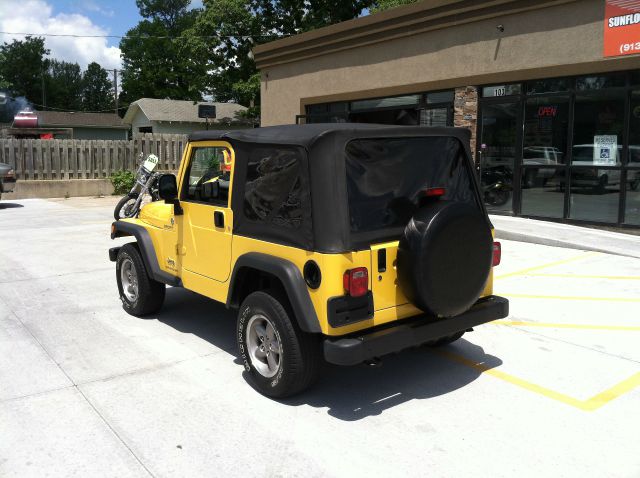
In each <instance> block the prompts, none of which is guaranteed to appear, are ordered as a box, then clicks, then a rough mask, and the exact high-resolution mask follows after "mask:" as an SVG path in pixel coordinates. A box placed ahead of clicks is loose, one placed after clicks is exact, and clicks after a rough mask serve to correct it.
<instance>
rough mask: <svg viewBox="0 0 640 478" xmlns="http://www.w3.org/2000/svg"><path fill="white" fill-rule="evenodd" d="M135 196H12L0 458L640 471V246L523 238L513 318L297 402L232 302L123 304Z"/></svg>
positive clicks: (330, 381) (78, 465) (118, 473)
mask: <svg viewBox="0 0 640 478" xmlns="http://www.w3.org/2000/svg"><path fill="white" fill-rule="evenodd" d="M116 200H117V198H101V199H87V198H84V199H81V198H72V199H69V200H63V199H60V200H36V199H34V200H23V201H6V200H5V201H1V202H0V218H1V219H2V228H1V229H0V257H1V258H2V262H1V263H2V266H3V275H2V279H1V280H0V476H2V477H13V476H16V477H24V476H37V477H40V476H64V477H67V476H83V477H84V476H113V477H125V476H149V475H152V476H207V477H210V476H225V477H227V476H230V477H233V476H243V477H244V476H305V477H310V476H368V477H376V476H380V477H388V476H421V475H422V476H476V477H485V476H486V477H498V476H516V475H517V476H536V477H539V476H554V477H560V476H567V477H569V476H571V477H574V476H580V477H605V476H606V477H609V476H611V477H637V476H640V453H639V452H638V451H639V449H640V438H639V434H638V429H639V428H640V411H639V410H640V347H638V343H639V342H638V338H639V336H640V259H633V258H628V257H621V256H614V255H608V254H604V253H599V252H586V251H579V250H572V249H561V248H554V247H548V246H542V245H534V244H527V243H520V242H509V241H503V259H502V264H501V265H500V266H499V268H498V269H497V270H496V282H495V290H496V293H497V294H500V295H505V296H507V297H508V298H509V299H510V300H511V315H510V316H509V317H508V318H507V319H504V320H500V321H497V322H494V323H491V324H486V325H484V326H480V327H477V328H476V330H475V331H474V332H472V333H469V334H466V335H465V336H464V337H463V339H461V340H459V341H458V342H456V343H455V344H452V345H450V346H448V347H445V348H441V349H430V348H426V347H423V348H419V349H413V350H409V351H406V352H404V353H402V354H399V355H395V356H391V357H388V358H386V359H385V360H384V363H383V366H382V367H378V368H367V367H365V366H358V367H352V368H340V367H329V366H328V367H327V369H326V370H325V372H324V375H323V377H322V379H321V380H320V382H319V383H318V384H317V385H316V387H315V388H314V389H312V390H311V391H309V392H307V393H305V394H303V395H300V396H298V397H295V398H293V399H289V400H286V401H282V402H277V401H273V400H270V399H267V398H264V397H262V396H260V395H258V394H257V393H256V392H254V391H253V390H252V389H251V388H250V387H249V386H248V385H247V384H246V383H245V382H244V380H243V378H242V366H241V365H240V364H239V362H238V360H237V359H236V351H235V342H234V324H235V317H234V316H233V315H232V314H231V313H229V312H227V311H226V310H225V308H224V306H222V305H219V304H216V303H214V302H211V301H209V300H207V299H204V298H202V297H199V296H197V295H195V294H193V293H190V292H188V291H185V290H181V289H170V290H168V292H167V299H166V302H165V307H164V309H163V310H162V311H161V312H160V313H159V314H157V315H156V316H153V317H151V318H148V319H137V318H134V317H131V316H129V315H127V314H126V313H125V312H124V311H123V310H122V308H121V307H120V303H119V300H118V294H117V290H116V285H115V274H114V266H113V264H112V263H110V262H109V260H108V257H107V249H108V248H109V247H112V244H113V242H112V241H111V240H110V239H109V236H108V233H109V225H110V222H111V213H112V209H113V205H114V204H115V202H116ZM120 242H124V239H123V240H120Z"/></svg>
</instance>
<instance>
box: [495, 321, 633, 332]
mask: <svg viewBox="0 0 640 478" xmlns="http://www.w3.org/2000/svg"><path fill="white" fill-rule="evenodd" d="M490 323H492V324H496V325H506V326H508V327H547V328H551V329H582V330H624V331H640V327H634V326H627V325H588V324H555V323H548V322H526V321H523V320H496V321H494V322H490Z"/></svg>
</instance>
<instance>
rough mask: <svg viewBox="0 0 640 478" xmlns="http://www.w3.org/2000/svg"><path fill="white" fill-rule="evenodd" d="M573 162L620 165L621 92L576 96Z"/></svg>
mask: <svg viewBox="0 0 640 478" xmlns="http://www.w3.org/2000/svg"><path fill="white" fill-rule="evenodd" d="M574 116H575V120H574V128H573V150H572V153H573V157H572V164H574V165H578V166H590V165H597V166H619V165H620V163H621V152H622V144H623V142H624V137H623V131H624V93H623V92H616V91H613V92H611V91H608V92H607V91H601V92H598V93H597V94H595V95H577V96H576V103H575V115H574Z"/></svg>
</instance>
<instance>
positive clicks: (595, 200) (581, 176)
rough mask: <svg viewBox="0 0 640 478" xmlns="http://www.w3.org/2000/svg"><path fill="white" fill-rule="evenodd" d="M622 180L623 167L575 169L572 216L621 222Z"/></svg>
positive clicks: (572, 186) (597, 220) (572, 178)
mask: <svg viewBox="0 0 640 478" xmlns="http://www.w3.org/2000/svg"><path fill="white" fill-rule="evenodd" d="M620 180H621V171H620V170H619V169H595V168H575V169H572V171H571V199H570V201H571V215H570V217H571V219H581V220H584V221H594V222H610V223H611V222H618V202H619V200H620Z"/></svg>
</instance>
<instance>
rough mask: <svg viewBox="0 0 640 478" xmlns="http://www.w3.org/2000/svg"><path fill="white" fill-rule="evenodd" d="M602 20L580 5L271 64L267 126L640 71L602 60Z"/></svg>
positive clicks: (592, 5) (265, 74) (634, 60)
mask: <svg viewBox="0 0 640 478" xmlns="http://www.w3.org/2000/svg"><path fill="white" fill-rule="evenodd" d="M603 19H604V0H580V1H576V2H572V3H569V4H564V5H558V6H553V7H548V8H545V9H541V10H534V11H529V12H524V13H518V14H513V15H509V16H502V17H495V18H490V19H487V20H482V21H477V22H474V23H470V24H465V25H460V26H453V27H449V28H446V29H441V30H435V31H430V32H426V33H421V34H416V35H413V36H410V37H404V38H399V39H395V40H386V41H384V42H381V43H376V44H371V45H366V46H360V47H357V48H352V49H348V50H343V51H338V52H334V53H331V54H327V55H323V56H317V57H313V58H308V59H304V60H298V61H295V62H293V63H285V64H282V65H275V66H269V67H265V68H264V69H263V70H262V125H263V126H268V125H275V124H287V123H293V122H294V121H295V116H296V115H297V114H302V113H303V112H304V104H309V103H319V102H324V101H337V100H347V99H357V98H366V97H375V96H382V95H393V94H402V93H409V92H419V91H427V90H436V89H442V88H454V87H461V86H467V85H482V84H487V83H493V82H500V83H501V82H506V81H518V80H526V79H532V78H545V77H553V76H563V75H572V74H582V73H594V72H604V71H613V70H624V69H630V68H640V56H637V55H636V56H632V57H626V58H618V59H603V58H602V48H603V45H602V43H603ZM500 24H501V25H503V27H504V32H502V33H500V32H499V31H498V29H497V28H496V27H497V26H498V25H500Z"/></svg>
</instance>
